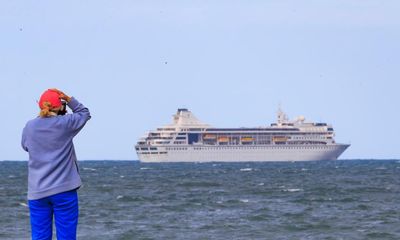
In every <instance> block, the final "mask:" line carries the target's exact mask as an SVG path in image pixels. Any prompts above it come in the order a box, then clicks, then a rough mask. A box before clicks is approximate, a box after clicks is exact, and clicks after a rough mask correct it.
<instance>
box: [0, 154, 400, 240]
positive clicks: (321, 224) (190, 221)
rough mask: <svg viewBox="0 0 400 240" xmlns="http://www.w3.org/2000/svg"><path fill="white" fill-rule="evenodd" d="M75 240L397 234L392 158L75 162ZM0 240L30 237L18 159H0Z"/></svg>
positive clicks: (398, 166)
mask: <svg viewBox="0 0 400 240" xmlns="http://www.w3.org/2000/svg"><path fill="white" fill-rule="evenodd" d="M80 173H81V176H82V179H83V182H84V185H83V187H82V188H81V189H80V190H79V198H80V219H79V229H78V238H79V239H85V240H86V239H274V240H275V239H400V161H399V160H393V161H387V160H385V161H381V160H371V161H369V160H368V161H367V160H362V161H361V160H341V161H320V162H286V163H179V164H177V163H174V164H143V163H139V162H134V161H84V162H80ZM0 179H1V182H0V206H1V211H0V239H29V237H30V225H29V209H28V207H27V200H26V191H27V162H9V161H3V162H0Z"/></svg>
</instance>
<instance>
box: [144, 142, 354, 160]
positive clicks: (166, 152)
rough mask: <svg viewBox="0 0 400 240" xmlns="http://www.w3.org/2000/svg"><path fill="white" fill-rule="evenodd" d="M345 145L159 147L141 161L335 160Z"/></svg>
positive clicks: (145, 155)
mask: <svg viewBox="0 0 400 240" xmlns="http://www.w3.org/2000/svg"><path fill="white" fill-rule="evenodd" d="M347 147H349V145H347V144H332V145H301V146H299V145H297V146H296V145H295V146H288V145H285V146H279V145H272V146H195V145H184V146H169V147H166V146H162V147H160V146H159V147H158V148H157V149H158V150H157V151H154V152H147V153H146V154H142V153H140V152H138V157H139V160H140V161H141V162H145V163H150V162H276V161H282V162H283V161H317V160H336V159H337V158H338V157H339V156H340V155H341V154H342V153H343V152H344V151H345V150H346V148H347Z"/></svg>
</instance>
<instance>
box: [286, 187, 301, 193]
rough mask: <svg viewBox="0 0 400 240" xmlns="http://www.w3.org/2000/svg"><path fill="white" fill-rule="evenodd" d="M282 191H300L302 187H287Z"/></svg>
mask: <svg viewBox="0 0 400 240" xmlns="http://www.w3.org/2000/svg"><path fill="white" fill-rule="evenodd" d="M283 191H285V192H300V191H303V189H301V188H288V189H285V190H283Z"/></svg>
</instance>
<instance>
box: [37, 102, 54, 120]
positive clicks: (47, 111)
mask: <svg viewBox="0 0 400 240" xmlns="http://www.w3.org/2000/svg"><path fill="white" fill-rule="evenodd" d="M54 112H55V111H54V110H53V107H52V106H51V103H50V102H48V101H46V102H43V106H42V109H41V110H40V113H39V116H40V117H50V116H52V113H54Z"/></svg>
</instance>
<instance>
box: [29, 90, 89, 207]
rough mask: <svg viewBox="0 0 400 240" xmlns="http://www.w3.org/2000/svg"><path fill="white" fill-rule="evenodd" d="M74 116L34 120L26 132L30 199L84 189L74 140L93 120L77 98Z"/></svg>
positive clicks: (73, 103)
mask: <svg viewBox="0 0 400 240" xmlns="http://www.w3.org/2000/svg"><path fill="white" fill-rule="evenodd" d="M68 106H69V108H71V109H72V114H67V115H64V116H54V117H47V118H42V117H38V118H35V119H33V120H30V121H29V122H28V123H27V124H26V126H25V128H24V130H23V132H22V141H21V144H22V148H23V149H24V150H25V151H27V152H28V153H29V162H28V199H29V200H34V199H40V198H44V197H48V196H51V195H54V194H57V193H61V192H65V191H69V190H73V189H76V188H79V187H80V186H81V178H80V176H79V172H78V166H77V162H76V161H77V159H76V155H75V149H74V144H73V142H72V139H73V138H74V137H75V136H76V134H78V132H79V131H80V130H81V129H82V128H83V126H84V125H85V123H86V122H87V121H88V120H89V119H90V112H89V109H87V108H86V107H85V106H83V105H82V104H81V103H79V102H78V100H76V99H75V98H71V101H70V102H69V103H68Z"/></svg>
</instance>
